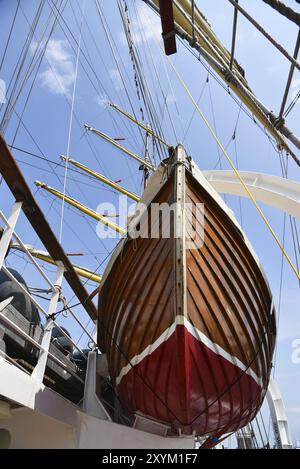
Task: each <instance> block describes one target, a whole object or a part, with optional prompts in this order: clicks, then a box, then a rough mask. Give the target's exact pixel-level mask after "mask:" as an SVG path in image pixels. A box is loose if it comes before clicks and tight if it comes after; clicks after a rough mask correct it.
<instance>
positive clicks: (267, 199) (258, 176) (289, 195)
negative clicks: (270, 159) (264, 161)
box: [202, 171, 300, 219]
mask: <svg viewBox="0 0 300 469" xmlns="http://www.w3.org/2000/svg"><path fill="white" fill-rule="evenodd" d="M202 173H203V175H204V176H205V177H206V179H207V180H208V181H209V183H210V184H211V185H212V186H213V188H214V189H215V190H216V191H217V192H221V193H224V194H231V195H238V196H240V197H248V195H247V194H246V192H245V189H244V188H243V186H242V185H241V183H240V181H239V180H238V178H237V177H236V175H235V174H234V172H233V171H202ZM239 173H240V175H241V176H242V178H243V180H244V181H245V183H246V185H247V186H248V187H249V189H250V190H251V192H252V194H253V196H254V198H255V199H256V200H259V201H260V202H263V203H265V204H267V205H271V206H272V207H274V208H277V209H279V210H282V211H283V212H286V213H288V214H289V215H292V216H293V217H295V218H297V219H300V183H299V182H296V181H292V180H290V179H285V178H282V177H279V176H272V175H270V174H264V173H256V172H250V171H249V172H248V171H239Z"/></svg>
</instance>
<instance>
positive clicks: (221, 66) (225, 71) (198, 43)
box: [144, 0, 300, 166]
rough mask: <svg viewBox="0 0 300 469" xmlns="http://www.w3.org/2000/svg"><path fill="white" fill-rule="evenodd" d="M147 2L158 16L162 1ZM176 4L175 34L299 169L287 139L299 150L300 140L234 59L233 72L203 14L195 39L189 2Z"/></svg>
mask: <svg viewBox="0 0 300 469" xmlns="http://www.w3.org/2000/svg"><path fill="white" fill-rule="evenodd" d="M144 1H145V2H146V3H147V4H149V5H150V6H151V7H152V8H153V9H154V10H155V11H156V12H157V13H158V14H159V7H158V2H159V0H144ZM229 1H230V2H231V3H232V4H233V5H234V6H236V8H237V9H238V10H239V11H241V7H240V5H239V4H238V3H237V2H235V1H234V0H229ZM174 5H175V6H176V11H175V12H174V19H175V29H176V34H178V35H179V36H180V37H181V38H182V39H184V40H186V41H187V42H188V43H189V44H190V46H191V47H193V48H194V49H196V50H197V51H198V52H199V53H200V54H201V55H202V56H203V57H204V59H205V60H206V61H207V62H208V63H209V64H210V65H211V67H212V68H213V69H214V70H215V71H216V72H217V73H218V75H219V76H220V77H221V78H222V80H223V81H224V82H225V83H226V85H228V86H229V87H230V88H231V89H232V90H233V91H234V92H235V94H236V95H237V97H238V98H239V99H241V101H242V102H243V103H244V104H245V105H246V106H247V108H248V109H249V110H250V111H251V112H252V113H253V115H254V116H255V117H256V118H257V119H258V120H259V122H260V123H261V124H262V125H263V126H264V127H265V128H266V129H267V130H268V132H269V133H270V135H271V136H272V137H274V138H275V140H276V141H277V143H278V145H279V146H280V148H283V149H285V150H286V151H287V152H288V153H289V154H290V155H291V157H292V158H293V160H294V161H295V163H296V164H297V165H298V166H300V160H299V158H298V157H297V156H296V154H295V152H294V151H293V150H292V149H291V148H290V146H289V145H288V143H287V142H286V140H285V138H287V139H288V140H290V141H291V142H292V143H293V145H295V146H296V147H297V148H298V149H300V140H299V139H298V137H297V136H296V135H294V134H293V132H292V131H291V130H290V129H288V128H287V127H286V126H285V125H284V123H283V122H279V121H278V117H277V116H276V115H275V114H274V113H273V112H272V111H270V110H268V109H267V108H266V107H265V106H264V105H263V103H262V102H260V101H259V99H258V98H257V97H256V96H255V95H254V94H253V92H252V91H251V89H250V87H249V85H248V83H247V81H246V80H245V78H244V76H243V70H242V68H241V67H240V66H239V65H238V64H237V62H236V61H235V60H234V62H233V68H232V70H230V67H229V65H230V54H229V52H228V51H227V50H226V49H225V48H224V46H223V45H222V44H221V42H220V41H219V40H218V38H217V37H216V35H215V34H214V33H213V31H212V29H211V27H210V26H209V25H208V23H207V21H206V20H205V18H204V17H203V15H201V13H200V11H199V10H197V9H196V11H195V29H196V33H197V34H196V37H195V38H193V35H192V34H193V23H192V20H191V18H190V15H189V13H190V9H189V8H186V7H187V6H188V0H181V1H180V2H177V1H176V0H174ZM197 24H198V26H197ZM290 59H291V60H292V63H293V64H294V65H295V67H298V68H300V65H299V64H298V63H297V61H295V60H294V59H293V58H292V57H290ZM284 137H285V138H284Z"/></svg>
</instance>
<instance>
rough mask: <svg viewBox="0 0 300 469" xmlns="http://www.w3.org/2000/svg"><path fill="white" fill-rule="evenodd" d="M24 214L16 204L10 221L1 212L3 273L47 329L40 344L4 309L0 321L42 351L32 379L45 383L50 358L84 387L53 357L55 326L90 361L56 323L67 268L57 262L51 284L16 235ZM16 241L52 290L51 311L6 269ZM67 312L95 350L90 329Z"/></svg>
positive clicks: (0, 267) (18, 203) (12, 209)
mask: <svg viewBox="0 0 300 469" xmlns="http://www.w3.org/2000/svg"><path fill="white" fill-rule="evenodd" d="M21 210H22V203H21V202H15V203H13V205H12V207H11V212H10V215H9V217H6V216H5V215H4V213H3V212H2V211H1V210H0V219H1V220H2V221H3V223H4V230H3V234H2V236H1V239H0V270H1V269H2V271H3V272H4V273H5V274H6V275H7V276H8V277H9V278H10V279H11V280H12V281H13V282H15V284H16V285H18V286H19V288H20V289H21V291H22V292H23V293H24V295H25V296H26V297H27V298H29V300H30V302H31V303H32V304H33V305H35V306H36V308H37V309H38V311H39V312H40V313H42V315H43V316H44V318H45V319H46V324H45V325H44V332H43V336H42V340H41V343H39V342H37V341H36V340H35V339H34V338H33V337H31V336H30V335H29V334H28V333H27V332H25V331H24V330H22V328H21V327H19V326H18V325H17V324H15V323H14V322H13V321H12V320H11V319H9V318H8V317H6V315H5V314H4V312H3V311H1V308H0V320H1V322H2V323H4V324H6V325H7V326H8V327H9V328H10V329H11V330H13V331H14V332H15V333H16V334H18V335H19V336H21V337H22V338H24V339H25V340H26V341H28V342H30V343H31V344H32V345H33V346H34V347H35V348H36V349H38V350H39V354H38V359H37V363H36V365H35V367H34V369H33V371H32V373H31V376H32V377H33V378H35V379H37V380H38V381H40V382H41V383H42V382H43V380H44V375H45V371H46V365H47V361H48V358H50V359H51V360H52V361H54V362H55V363H56V364H57V365H58V366H60V367H61V368H62V369H64V370H65V371H67V372H68V373H69V374H71V375H72V376H73V377H74V378H75V379H76V380H78V381H79V382H81V383H82V384H84V380H83V379H82V378H81V377H80V376H78V375H77V374H76V373H75V372H74V371H73V370H72V369H71V367H70V366H68V365H67V364H66V363H63V362H62V361H61V360H60V359H59V358H58V357H56V356H55V355H54V354H53V353H51V352H50V345H51V338H52V331H53V328H54V326H56V327H57V328H58V330H59V331H60V333H61V334H62V336H64V337H65V338H66V339H67V341H68V342H69V343H70V344H72V346H73V347H74V349H76V350H77V351H78V352H79V354H80V355H81V356H82V357H83V358H84V359H85V360H87V359H88V357H87V354H86V353H85V352H84V351H83V350H82V349H81V348H80V347H79V346H78V344H76V342H75V341H74V340H72V338H71V337H70V336H69V335H68V334H67V333H66V332H65V331H64V329H63V328H62V327H61V326H60V324H59V323H58V322H57V320H56V314H57V313H58V311H57V309H58V304H59V302H60V301H64V298H65V297H64V296H63V293H62V288H61V287H62V280H63V275H64V266H63V264H62V262H60V261H57V262H56V270H55V280H54V281H51V280H50V278H49V276H48V275H47V274H46V273H45V272H44V270H43V269H42V267H41V266H40V265H39V264H38V262H37V261H36V260H35V259H34V258H33V256H32V254H31V253H30V251H29V249H28V248H27V247H26V244H25V243H24V242H23V241H22V240H21V238H20V236H19V235H18V234H17V233H16V229H15V228H16V224H17V222H18V219H19V216H20V213H21ZM13 239H14V240H15V241H16V242H17V244H18V245H19V246H20V247H21V249H22V251H23V252H24V254H26V255H27V257H28V259H29V261H30V262H31V264H32V265H33V266H34V267H35V268H36V270H37V271H38V272H39V274H40V275H41V276H42V278H43V279H44V281H45V282H46V283H47V287H48V288H49V291H50V292H51V298H50V304H49V307H48V310H46V309H45V308H44V307H43V306H42V305H41V304H40V302H39V301H37V300H36V299H35V298H34V297H33V295H32V294H31V293H30V292H29V291H28V290H27V289H26V288H25V287H24V286H23V285H22V284H21V283H20V282H19V281H18V279H17V278H16V277H15V276H14V275H13V273H12V272H11V271H10V270H9V269H8V268H7V267H6V266H5V265H4V261H5V257H6V255H7V252H8V250H9V248H10V245H11V242H12V240H13ZM11 299H12V298H11ZM66 309H67V310H68V312H70V314H71V316H72V318H73V319H74V320H75V321H76V323H77V325H78V326H79V328H80V330H81V333H82V334H81V336H82V335H85V336H86V337H87V338H88V340H89V342H90V343H91V344H92V348H93V349H96V348H97V344H96V342H95V341H94V339H93V337H92V336H91V334H90V333H89V332H88V330H87V328H86V327H85V326H84V325H83V324H82V322H81V321H80V319H79V318H78V317H76V315H75V314H74V313H73V311H72V310H71V309H69V308H68V307H66ZM2 355H3V353H2ZM4 356H5V358H6V359H8V361H9V362H10V363H14V364H15V365H16V366H17V367H18V368H22V369H23V367H20V365H19V364H17V363H16V362H15V361H14V360H12V359H11V358H10V357H9V356H7V354H4ZM23 371H26V370H25V369H23Z"/></svg>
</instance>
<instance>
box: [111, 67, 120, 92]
mask: <svg viewBox="0 0 300 469" xmlns="http://www.w3.org/2000/svg"><path fill="white" fill-rule="evenodd" d="M109 76H110V79H111V80H112V81H113V84H114V87H115V89H116V90H117V91H121V90H122V89H123V83H122V78H121V75H120V73H119V71H118V70H117V69H116V68H113V69H112V70H110V72H109Z"/></svg>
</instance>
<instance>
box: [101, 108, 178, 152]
mask: <svg viewBox="0 0 300 469" xmlns="http://www.w3.org/2000/svg"><path fill="white" fill-rule="evenodd" d="M109 106H110V107H112V108H113V109H115V110H116V111H118V112H120V113H121V114H123V116H125V117H127V118H128V119H129V120H131V121H132V122H133V123H134V124H137V125H138V126H139V127H141V129H143V130H146V132H148V133H149V134H150V135H152V137H154V138H156V139H157V140H158V141H159V142H161V143H163V144H164V145H166V146H167V147H168V148H171V147H172V145H170V144H169V143H167V142H166V141H165V140H163V139H162V138H161V137H160V136H159V135H157V134H156V133H155V132H153V130H152V129H150V128H149V127H148V126H147V125H145V124H143V123H142V122H139V121H138V120H137V119H136V118H135V117H133V116H131V115H130V114H129V113H128V112H126V111H124V109H121V108H120V107H119V106H117V105H116V104H113V103H109Z"/></svg>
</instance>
